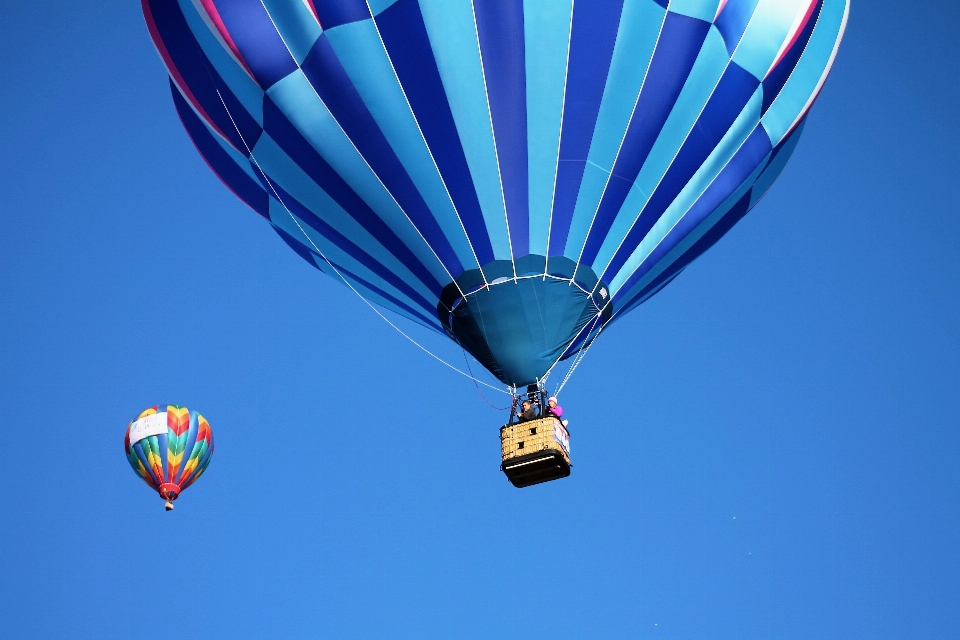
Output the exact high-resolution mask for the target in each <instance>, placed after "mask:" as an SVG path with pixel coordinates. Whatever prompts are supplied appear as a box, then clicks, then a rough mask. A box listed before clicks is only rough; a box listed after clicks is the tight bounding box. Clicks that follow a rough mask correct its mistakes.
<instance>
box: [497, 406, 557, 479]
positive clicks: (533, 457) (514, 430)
mask: <svg viewBox="0 0 960 640" xmlns="http://www.w3.org/2000/svg"><path fill="white" fill-rule="evenodd" d="M500 447H501V452H502V456H503V464H501V465H500V469H501V470H502V471H503V472H504V473H505V474H506V476H507V478H508V479H509V480H510V482H512V483H513V485H514V486H515V487H528V486H530V485H533V484H539V483H541V482H549V481H550V480H557V479H558V478H565V477H567V476H568V475H570V467H571V466H572V464H571V462H570V433H569V432H568V431H567V429H566V427H564V426H563V424H561V423H560V421H559V420H557V419H556V418H554V417H549V418H540V419H539V420H530V421H528V422H518V423H515V424H508V425H505V426H503V427H501V429H500Z"/></svg>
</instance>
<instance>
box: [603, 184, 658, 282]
mask: <svg viewBox="0 0 960 640" xmlns="http://www.w3.org/2000/svg"><path fill="white" fill-rule="evenodd" d="M649 198H650V194H649V193H646V192H645V191H643V190H642V189H641V188H640V187H638V186H637V184H636V183H634V184H633V186H632V187H630V191H629V193H627V197H626V199H625V200H624V201H623V206H621V207H620V212H619V213H618V214H617V218H616V220H615V221H614V224H613V226H612V227H611V228H610V231H609V233H607V237H606V238H604V240H603V244H602V245H600V251H598V252H597V258H596V260H594V261H593V264H592V265H590V266H591V267H592V268H593V271H594V273H601V274H602V273H603V272H604V271H605V270H606V268H607V265H608V264H610V261H611V260H612V259H613V254H614V253H616V251H617V249H618V248H619V247H620V243H621V242H623V239H624V237H626V235H627V233H629V232H630V226H631V225H632V224H633V221H634V220H635V219H636V217H637V214H639V213H640V210H641V209H642V208H643V205H645V204H646V203H647V200H648V199H649Z"/></svg>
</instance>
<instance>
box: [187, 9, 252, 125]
mask: <svg viewBox="0 0 960 640" xmlns="http://www.w3.org/2000/svg"><path fill="white" fill-rule="evenodd" d="M179 5H180V10H181V11H182V12H183V16H184V17H185V18H186V19H187V24H188V25H189V26H190V31H191V32H193V35H194V37H195V38H196V39H197V42H199V43H200V48H201V49H202V50H203V53H204V54H205V55H206V56H207V58H209V59H210V62H211V63H213V66H214V68H215V69H216V70H217V73H218V74H220V77H221V78H223V81H224V82H226V83H227V86H228V87H230V91H232V92H233V94H234V95H235V96H237V100H239V101H240V104H242V105H243V108H244V109H246V110H247V112H248V113H249V114H250V115H251V116H253V119H254V120H256V121H257V124H259V125H260V126H261V127H262V126H263V89H261V88H260V85H258V84H257V82H256V81H255V80H254V79H253V78H251V77H250V76H249V75H247V72H246V71H244V70H243V67H242V66H240V65H239V64H238V63H237V61H236V58H234V57H233V55H231V53H228V52H227V50H226V49H224V48H223V45H222V44H220V41H219V40H218V39H217V37H216V36H214V35H213V33H211V31H210V27H209V26H207V23H206V22H204V20H203V18H202V17H201V16H200V14H198V13H197V9H196V7H194V5H193V2H191V0H179Z"/></svg>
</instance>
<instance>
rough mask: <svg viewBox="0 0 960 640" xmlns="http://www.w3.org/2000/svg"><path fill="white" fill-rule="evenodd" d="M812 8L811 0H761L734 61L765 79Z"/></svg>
mask: <svg viewBox="0 0 960 640" xmlns="http://www.w3.org/2000/svg"><path fill="white" fill-rule="evenodd" d="M809 6H810V0H760V4H758V5H757V8H756V9H754V11H753V17H751V18H750V24H748V25H747V30H746V31H744V33H743V38H741V39H740V44H739V45H738V46H737V50H736V51H734V53H733V61H734V62H736V63H737V64H738V65H740V66H741V67H743V68H744V69H746V70H747V71H749V72H750V73H752V74H753V75H754V76H755V77H756V78H757V79H758V80H763V79H764V77H766V75H767V72H768V71H769V70H770V66H771V65H772V64H773V62H774V60H776V59H777V54H778V53H779V52H780V47H782V46H783V44H784V41H785V40H786V38H787V36H788V35H789V33H790V27H791V26H793V24H794V22H795V21H796V20H797V19H798V18H799V17H801V14H802V13H805V12H806V9H807V7H809Z"/></svg>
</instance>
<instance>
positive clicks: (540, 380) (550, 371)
mask: <svg viewBox="0 0 960 640" xmlns="http://www.w3.org/2000/svg"><path fill="white" fill-rule="evenodd" d="M600 317H601V311H598V312H597V315H596V316H595V317H594V319H593V323H592V324H591V325H590V329H589V330H588V331H587V337H589V336H590V333H591V332H592V331H593V328H594V327H595V326H596V325H597V321H598V320H600ZM580 333H582V331H580V332H577V334H576V335H574V336H573V339H572V340H570V342H568V343H567V346H566V347H564V348H563V351H561V352H560V356H559V357H558V358H557V359H556V360H554V361H553V364H552V365H550V368H549V369H547V372H546V373H545V374H543V377H541V378H540V379H539V380H538V382H544V381H545V380H546V379H547V378H549V377H550V374H551V373H553V370H554V368H556V366H557V365H558V364H560V361H561V360H563V354H565V353H566V352H567V349H569V348H570V347H572V346H573V343H574V342H576V341H577V338H579V337H580ZM597 335H600V334H599V333H598V334H597ZM587 337H585V338H584V343H585V342H586V340H587ZM591 344H592V341H591ZM580 349H583V343H581V345H580ZM577 353H579V351H577ZM571 366H572V365H571ZM569 373H570V370H569V369H568V370H567V374H568V376H567V377H569ZM566 380H567V378H564V379H563V382H566ZM561 386H562V385H561ZM559 392H560V391H559V390H558V391H557V393H559Z"/></svg>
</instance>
